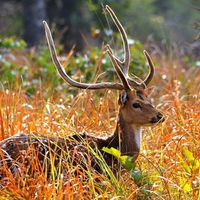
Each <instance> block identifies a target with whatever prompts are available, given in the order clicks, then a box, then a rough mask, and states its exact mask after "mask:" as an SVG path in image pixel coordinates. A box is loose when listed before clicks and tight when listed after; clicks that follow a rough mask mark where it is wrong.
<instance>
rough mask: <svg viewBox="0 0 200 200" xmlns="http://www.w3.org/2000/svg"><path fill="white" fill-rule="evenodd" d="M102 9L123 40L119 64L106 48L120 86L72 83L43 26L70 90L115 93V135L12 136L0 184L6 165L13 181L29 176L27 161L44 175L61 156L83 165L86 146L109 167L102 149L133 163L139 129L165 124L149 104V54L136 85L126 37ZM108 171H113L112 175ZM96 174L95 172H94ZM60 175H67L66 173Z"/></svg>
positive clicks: (1, 151) (0, 152) (2, 151)
mask: <svg viewBox="0 0 200 200" xmlns="http://www.w3.org/2000/svg"><path fill="white" fill-rule="evenodd" d="M106 10H107V11H108V13H109V14H110V16H111V18H112V20H113V21H114V23H115V25H116V27H117V29H118V31H119V33H120V35H121V38H122V41H123V48H124V60H123V61H121V60H120V59H118V58H117V57H116V56H115V55H114V53H113V50H112V48H111V47H110V45H109V44H108V45H107V53H108V56H109V58H110V60H111V62H112V65H113V67H114V69H115V71H116V73H117V75H118V77H119V79H120V81H121V83H113V82H101V83H92V84H90V83H82V82H77V81H75V80H73V79H72V78H71V77H70V76H69V75H68V74H67V73H66V71H65V70H64V67H63V66H62V64H61V63H60V61H59V59H58V56H57V53H56V48H55V45H54V41H53V38H52V35H51V31H50V29H49V26H48V24H47V22H46V21H44V22H43V24H44V29H45V34H46V39H47V43H48V47H49V50H50V54H51V58H52V61H53V63H54V65H55V67H56V68H57V71H58V74H59V75H60V76H61V77H62V79H63V80H64V81H65V82H66V83H68V84H70V85H71V86H73V87H75V88H80V89H86V90H99V89H110V90H118V91H120V94H119V98H118V104H119V111H118V118H117V123H116V129H115V131H114V133H113V134H112V135H111V136H109V137H107V138H96V137H94V136H90V135H87V134H85V133H84V134H80V135H78V134H73V135H70V136H67V137H66V138H61V137H54V136H47V135H41V134H35V133H29V134H27V133H18V134H15V135H13V136H11V137H9V138H7V139H5V140H3V141H1V142H0V180H1V179H2V178H3V177H5V176H6V172H2V171H3V170H2V168H3V166H7V168H8V169H9V170H8V171H9V173H11V174H13V175H14V176H16V177H17V176H19V175H20V174H22V166H25V168H26V169H28V171H29V172H28V173H29V174H30V173H33V171H34V168H33V167H32V160H37V161H38V164H39V166H40V167H41V168H43V169H44V170H48V171H49V173H50V171H51V170H50V168H51V165H55V166H58V165H59V163H60V162H61V160H63V157H64V158H66V157H67V156H69V155H70V156H69V157H68V158H67V159H65V161H66V160H67V161H68V162H71V163H72V164H73V165H76V164H77V163H79V164H80V163H82V164H83V162H82V158H83V157H84V156H87V154H88V150H87V146H88V144H89V145H90V146H91V147H92V148H96V149H98V150H99V151H100V152H101V153H102V155H103V157H104V159H105V161H106V163H107V164H108V166H110V167H112V166H113V163H114V165H115V164H116V163H117V164H118V161H116V159H115V158H114V157H113V156H112V155H110V154H108V153H106V152H104V151H103V150H102V148H103V147H107V148H111V147H113V148H115V149H118V150H119V151H120V152H121V155H127V156H131V157H132V158H133V159H132V162H135V160H136V159H137V157H138V155H139V153H140V145H141V137H142V127H145V126H153V125H156V124H159V123H162V122H163V121H164V117H163V114H162V113H161V112H160V111H159V110H157V109H156V108H155V107H154V106H153V105H152V104H151V102H150V96H151V95H152V93H153V91H154V87H147V86H148V85H149V83H150V82H151V81H152V79H153V77H154V72H155V68H154V65H153V62H152V59H151V57H150V55H149V54H148V53H147V51H145V50H144V52H143V53H144V56H145V58H146V60H147V62H148V65H149V73H148V75H147V77H146V78H145V79H144V80H143V81H140V82H138V81H135V80H134V78H132V77H131V76H129V65H130V55H131V54H130V48H129V44H128V39H127V34H126V32H125V30H124V28H123V26H122V25H121V23H120V21H119V20H118V18H117V16H116V15H115V13H114V11H113V10H112V9H111V8H110V7H109V6H108V5H107V6H106ZM74 155H75V156H74ZM83 155H84V156H83ZM33 158H34V159H33ZM36 158H37V159H36ZM66 165H67V164H66ZM83 165H84V164H83ZM91 165H92V167H94V168H95V167H96V161H95V158H92V161H91ZM113 168H114V167H113ZM113 168H112V170H114V169H113ZM95 169H96V170H97V171H99V172H100V168H99V167H96V168H95ZM65 172H66V173H67V170H66V171H65Z"/></svg>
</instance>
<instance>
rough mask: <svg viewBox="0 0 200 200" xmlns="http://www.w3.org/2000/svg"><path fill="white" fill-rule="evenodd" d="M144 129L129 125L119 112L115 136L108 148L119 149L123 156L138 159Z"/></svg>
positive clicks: (109, 142)
mask: <svg viewBox="0 0 200 200" xmlns="http://www.w3.org/2000/svg"><path fill="white" fill-rule="evenodd" d="M141 134H142V127H141V126H136V125H134V124H127V123H126V122H125V121H124V119H123V116H122V114H121V113H120V112H119V115H118V123H117V126H116V130H115V132H114V135H112V136H111V137H109V138H108V147H114V148H116V149H119V150H120V152H121V154H122V155H128V156H134V159H136V158H137V156H138V154H139V152H140V143H141Z"/></svg>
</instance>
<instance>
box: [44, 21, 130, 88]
mask: <svg viewBox="0 0 200 200" xmlns="http://www.w3.org/2000/svg"><path fill="white" fill-rule="evenodd" d="M43 24H44V28H45V33H46V38H47V42H48V46H49V49H50V52H51V57H52V60H53V62H54V64H55V66H56V68H57V70H58V73H59V74H60V76H61V77H62V78H63V79H64V81H66V82H68V83H69V84H70V85H72V86H74V87H77V88H82V89H104V88H108V89H117V90H123V89H125V90H130V88H129V86H128V83H127V81H126V78H125V76H124V74H123V72H122V70H121V69H120V67H119V66H118V64H117V62H116V61H114V60H112V62H113V65H114V67H115V70H116V72H117V74H118V76H119V77H120V79H121V80H122V83H123V85H122V84H118V83H110V82H103V83H94V84H89V83H79V82H77V81H75V80H73V79H72V78H70V77H69V76H68V75H67V73H66V72H65V70H64V68H63V66H62V65H61V63H60V62H59V60H58V57H57V54H56V50H55V45H54V41H53V38H52V35H51V31H50V29H49V26H48V24H47V23H46V22H45V21H43Z"/></svg>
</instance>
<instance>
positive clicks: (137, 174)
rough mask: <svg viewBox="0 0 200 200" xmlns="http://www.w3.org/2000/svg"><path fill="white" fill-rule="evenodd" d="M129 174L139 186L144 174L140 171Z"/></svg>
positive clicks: (136, 170)
mask: <svg viewBox="0 0 200 200" xmlns="http://www.w3.org/2000/svg"><path fill="white" fill-rule="evenodd" d="M129 174H130V175H131V176H132V177H133V180H134V182H135V184H137V185H138V183H139V182H140V181H141V180H142V178H143V175H142V172H141V171H140V170H138V169H135V170H132V171H130V172H129Z"/></svg>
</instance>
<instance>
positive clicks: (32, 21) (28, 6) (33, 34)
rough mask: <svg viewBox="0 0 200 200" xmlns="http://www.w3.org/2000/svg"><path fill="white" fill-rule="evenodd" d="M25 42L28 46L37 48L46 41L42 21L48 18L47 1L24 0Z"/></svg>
mask: <svg viewBox="0 0 200 200" xmlns="http://www.w3.org/2000/svg"><path fill="white" fill-rule="evenodd" d="M23 10H24V16H23V21H24V40H25V41H26V42H27V44H28V46H29V47H31V46H37V45H39V44H41V43H42V42H43V41H44V28H43V23H42V21H43V20H45V18H46V2H45V0H23Z"/></svg>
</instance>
